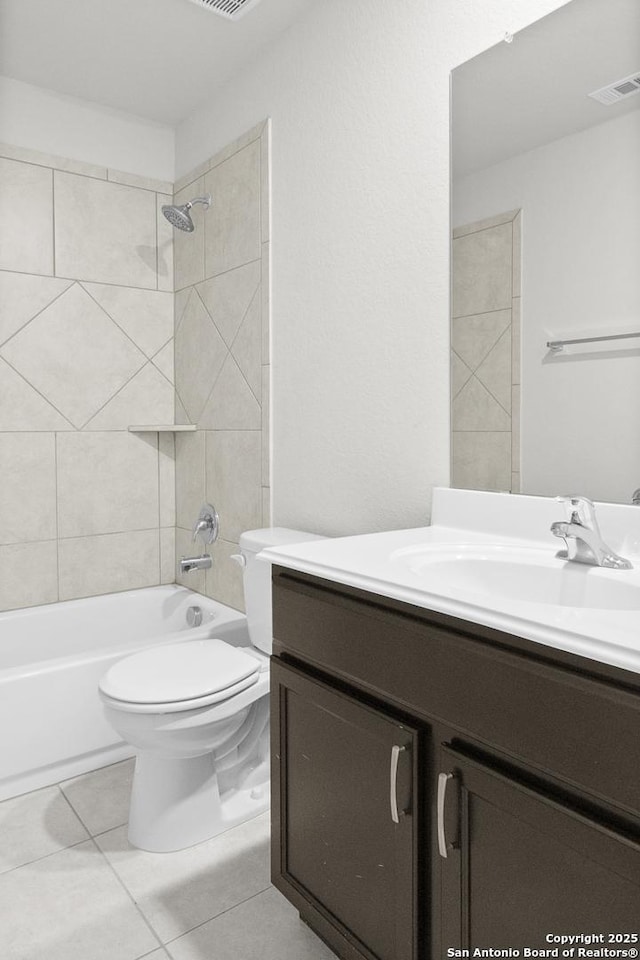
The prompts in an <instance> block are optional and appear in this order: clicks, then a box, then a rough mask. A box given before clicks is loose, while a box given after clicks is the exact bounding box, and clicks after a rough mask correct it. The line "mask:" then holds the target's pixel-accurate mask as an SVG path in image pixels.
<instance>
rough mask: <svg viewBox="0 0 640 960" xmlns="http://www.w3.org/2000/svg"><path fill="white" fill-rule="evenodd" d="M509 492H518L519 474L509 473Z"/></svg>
mask: <svg viewBox="0 0 640 960" xmlns="http://www.w3.org/2000/svg"><path fill="white" fill-rule="evenodd" d="M511 493H520V474H519V473H512V474H511Z"/></svg>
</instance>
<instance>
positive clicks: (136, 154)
mask: <svg viewBox="0 0 640 960" xmlns="http://www.w3.org/2000/svg"><path fill="white" fill-rule="evenodd" d="M0 142H2V143H6V144H11V145H12V146H15V147H27V148H29V149H31V150H38V151H40V152H41V153H46V154H51V155H52V156H56V157H64V158H69V159H71V160H81V161H83V162H85V163H93V164H97V165H98V166H102V167H110V168H111V169H113V170H122V171H124V172H126V173H135V174H139V175H140V176H143V177H153V178H156V179H158V180H168V181H171V182H173V179H174V131H173V128H172V127H170V126H166V125H165V124H161V123H156V122H154V121H152V120H145V119H143V118H142V117H136V116H133V115H132V114H128V113H122V112H120V111H118V110H111V109H109V108H108V107H102V106H100V105H99V104H97V103H90V102H89V101H87V100H78V99H76V98H74V97H67V96H64V95H63V94H57V93H53V92H52V91H50V90H44V89H43V88H42V87H36V86H33V85H32V84H30V83H22V82H21V81H18V80H11V79H9V78H8V77H0Z"/></svg>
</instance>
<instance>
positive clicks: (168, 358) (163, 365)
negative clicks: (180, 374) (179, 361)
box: [152, 337, 175, 383]
mask: <svg viewBox="0 0 640 960" xmlns="http://www.w3.org/2000/svg"><path fill="white" fill-rule="evenodd" d="M152 359H153V363H154V365H155V366H156V367H157V368H158V370H159V371H160V373H161V374H162V375H163V377H166V379H167V380H168V381H169V383H174V381H175V351H174V343H173V337H172V338H171V340H169V342H168V343H166V344H165V345H164V347H163V348H162V350H158V352H157V353H156V354H155V355H154V356H153V357H152Z"/></svg>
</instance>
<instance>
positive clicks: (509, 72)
mask: <svg viewBox="0 0 640 960" xmlns="http://www.w3.org/2000/svg"><path fill="white" fill-rule="evenodd" d="M632 73H636V74H638V73H640V0H572V2H571V3H568V4H566V6H563V7H560V9H558V10H556V11H554V12H553V13H551V14H549V15H548V16H546V17H544V18H543V19H541V20H538V21H537V22H536V23H534V24H532V25H531V26H530V27H527V28H526V29H524V30H522V31H521V32H520V33H517V34H516V35H515V37H514V39H513V42H512V43H500V44H498V45H497V46H495V47H492V48H491V49H490V50H487V51H486V52H485V53H481V54H480V55H479V56H477V57H474V59H473V60H469V61H468V62H467V63H465V64H463V65H462V66H461V67H458V68H457V69H456V70H454V72H453V82H452V91H453V124H452V150H453V169H454V175H455V176H457V177H460V176H464V175H466V174H468V173H471V172H472V171H474V170H483V169H485V168H486V167H489V166H492V165H493V164H495V163H499V162H500V161H501V160H505V159H507V158H508V157H514V156H517V155H518V154H520V153H524V152H525V151H527V150H533V149H534V148H535V147H538V146H541V145H542V144H544V143H550V142H551V141H552V140H557V139H558V138H559V137H563V136H567V135H568V134H571V133H577V132H578V131H580V130H585V129H586V128H587V127H590V126H595V125H596V124H599V123H603V122H604V121H607V120H613V119H614V118H615V117H619V116H620V115H621V114H623V113H628V112H630V111H633V110H638V109H640V95H637V94H636V95H634V96H631V97H629V98H628V99H626V100H622V101H620V102H619V103H617V104H614V105H613V106H609V107H605V106H603V105H602V104H600V103H597V102H596V101H595V100H592V99H591V98H590V97H589V96H587V94H589V93H591V92H592V91H594V90H598V89H599V88H600V87H604V86H606V85H607V84H609V83H612V82H615V81H616V80H620V79H622V78H623V77H627V76H629V75H630V74H632Z"/></svg>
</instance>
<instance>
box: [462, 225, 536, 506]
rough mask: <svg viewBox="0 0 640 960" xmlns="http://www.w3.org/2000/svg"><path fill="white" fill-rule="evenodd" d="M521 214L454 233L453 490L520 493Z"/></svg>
mask: <svg viewBox="0 0 640 960" xmlns="http://www.w3.org/2000/svg"><path fill="white" fill-rule="evenodd" d="M521 221H522V213H521V211H519V210H512V211H510V212H509V213H505V214H501V215H499V216H496V217H492V218H490V219H487V220H482V221H478V222H477V223H472V224H468V225H467V226H463V227H457V228H456V229H455V230H454V231H453V265H452V275H453V284H452V318H451V398H452V403H451V407H452V409H451V428H452V437H451V483H452V486H454V487H463V488H466V489H478V490H510V491H511V492H512V493H518V492H519V490H520V313H521V310H520V284H521V281H520V258H521V229H522V228H521Z"/></svg>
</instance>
